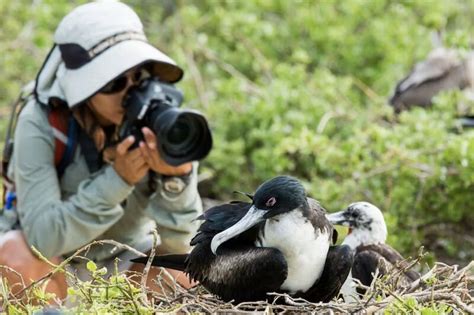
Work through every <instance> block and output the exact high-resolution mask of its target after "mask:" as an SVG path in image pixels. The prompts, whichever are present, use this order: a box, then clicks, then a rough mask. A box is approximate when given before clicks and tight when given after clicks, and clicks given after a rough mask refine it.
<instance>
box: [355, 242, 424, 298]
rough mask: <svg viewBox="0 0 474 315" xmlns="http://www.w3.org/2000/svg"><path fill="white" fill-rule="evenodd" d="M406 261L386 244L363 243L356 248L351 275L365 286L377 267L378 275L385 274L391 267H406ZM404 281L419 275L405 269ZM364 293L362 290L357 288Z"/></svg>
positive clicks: (416, 277) (370, 281) (407, 281)
mask: <svg viewBox="0 0 474 315" xmlns="http://www.w3.org/2000/svg"><path fill="white" fill-rule="evenodd" d="M407 267H408V263H407V262H406V261H404V258H403V257H402V255H400V253H398V252H397V251H396V250H395V249H393V248H392V247H390V246H389V245H387V244H372V245H363V246H359V247H358V248H357V252H356V255H355V257H354V265H353V267H352V276H353V277H354V278H356V279H359V281H360V282H361V283H362V284H363V285H366V286H369V285H370V284H371V283H372V280H373V278H374V277H373V275H374V274H375V271H376V270H377V268H378V270H379V271H378V273H379V275H380V276H383V275H385V274H387V272H388V271H389V269H391V268H407ZM404 275H405V279H402V280H403V282H404V283H409V282H412V281H415V280H416V279H418V278H419V277H420V274H418V273H417V272H416V271H414V270H407V271H406V272H405V273H404ZM358 292H359V293H364V292H363V290H358Z"/></svg>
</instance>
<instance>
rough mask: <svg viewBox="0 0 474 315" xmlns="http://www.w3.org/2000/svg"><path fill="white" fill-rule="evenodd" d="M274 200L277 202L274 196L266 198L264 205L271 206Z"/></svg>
mask: <svg viewBox="0 0 474 315" xmlns="http://www.w3.org/2000/svg"><path fill="white" fill-rule="evenodd" d="M276 202H277V201H276V199H275V197H271V198H270V199H268V200H267V202H266V203H265V205H266V206H267V207H273V206H274V205H275V203H276Z"/></svg>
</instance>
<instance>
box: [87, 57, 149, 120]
mask: <svg viewBox="0 0 474 315" xmlns="http://www.w3.org/2000/svg"><path fill="white" fill-rule="evenodd" d="M147 76H149V73H148V72H147V71H146V70H145V69H144V68H143V67H142V66H140V67H136V68H132V69H130V70H128V71H127V72H125V73H124V74H123V75H121V76H120V77H118V78H116V79H114V80H112V81H111V82H109V83H108V84H107V85H106V86H104V87H103V88H102V89H101V90H100V91H99V92H97V93H96V94H95V95H94V96H92V97H91V98H90V99H89V101H88V106H89V107H90V109H91V110H92V111H93V112H94V114H95V116H96V118H97V119H98V121H99V124H100V125H102V126H110V125H120V124H121V123H122V119H123V115H124V113H125V110H124V108H123V107H122V102H123V98H124V97H125V95H126V94H127V92H128V89H129V88H130V87H131V86H133V85H135V84H137V83H139V82H140V81H141V80H143V79H145V78H146V77H147Z"/></svg>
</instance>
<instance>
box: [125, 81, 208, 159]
mask: <svg viewBox="0 0 474 315" xmlns="http://www.w3.org/2000/svg"><path fill="white" fill-rule="evenodd" d="M182 101H183V95H182V93H181V92H180V91H179V90H178V89H176V88H175V87H174V86H173V85H171V84H167V83H163V82H161V81H159V80H158V79H157V78H149V79H147V80H144V81H143V82H142V83H141V84H140V85H138V86H136V87H133V88H131V89H130V90H129V91H128V93H127V96H126V97H125V100H124V103H123V107H124V108H125V115H124V120H123V123H122V125H121V128H120V139H124V138H125V137H127V136H129V135H134V136H135V137H136V139H137V140H138V141H139V140H140V139H143V135H142V133H141V128H142V127H144V126H146V127H148V128H150V129H151V130H152V131H153V132H154V133H155V134H156V136H157V142H158V150H159V152H160V156H161V158H162V159H163V160H165V161H166V163H168V164H170V165H173V166H177V165H181V164H183V163H186V162H190V161H196V160H201V159H203V158H204V157H206V156H207V154H209V151H210V150H211V148H212V135H211V131H210V130H209V126H208V123H207V120H206V118H205V117H204V115H202V114H201V113H200V112H198V111H195V110H189V109H180V108H179V106H180V105H181V103H182Z"/></svg>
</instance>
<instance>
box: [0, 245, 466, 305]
mask: <svg viewBox="0 0 474 315" xmlns="http://www.w3.org/2000/svg"><path fill="white" fill-rule="evenodd" d="M105 243H107V244H112V245H114V246H116V247H120V248H123V249H127V250H130V251H133V252H135V253H136V254H137V255H144V254H143V253H140V252H137V251H136V250H134V249H133V248H131V247H129V246H127V245H123V244H120V243H117V242H114V241H96V242H93V243H91V244H89V245H87V246H84V247H83V248H81V249H79V250H78V251H77V252H76V253H75V254H74V255H72V256H71V257H69V258H68V259H66V260H65V261H63V262H62V263H61V264H60V265H54V264H52V263H51V262H49V261H48V260H46V258H44V257H42V256H41V254H40V253H38V252H36V254H37V255H38V257H40V258H41V259H43V260H45V261H46V262H48V263H49V264H50V265H51V266H52V271H51V272H50V273H48V274H47V275H45V276H44V277H43V278H41V279H39V280H37V281H35V282H32V283H31V284H29V285H25V284H24V283H23V284H21V285H22V286H23V287H22V288H21V289H20V290H15V293H12V292H13V291H12V290H9V289H8V283H6V282H5V281H2V282H1V283H0V288H1V289H2V290H1V293H2V295H1V297H0V298H1V299H2V309H3V310H4V311H5V310H6V311H7V312H8V313H10V311H11V310H15V311H19V312H28V313H29V312H31V311H32V310H35V309H43V310H44V308H45V307H49V306H48V305H50V304H51V302H53V303H54V304H57V308H58V309H60V310H63V311H66V312H71V311H72V312H88V311H93V312H97V310H98V309H100V310H104V308H105V310H106V311H108V312H111V313H136V314H157V313H158V314H161V313H180V314H188V313H229V314H245V313H255V312H259V313H264V314H283V313H317V314H333V313H337V314H343V313H363V314H374V313H382V312H383V311H384V310H388V311H391V312H396V313H399V312H404V313H415V312H420V311H421V310H424V309H429V310H431V311H434V312H440V313H441V312H444V313H452V312H454V313H467V314H474V305H473V303H474V301H473V297H472V294H473V291H474V261H471V263H470V264H468V265H467V266H466V267H464V268H459V267H458V266H457V265H453V266H450V265H447V264H444V263H441V262H438V263H435V265H434V266H433V267H432V268H431V269H430V270H428V271H427V272H426V273H425V274H424V275H423V276H422V277H421V278H420V279H419V280H417V281H415V282H413V283H410V284H408V285H401V283H403V281H401V278H402V275H403V273H404V272H405V271H407V270H409V269H411V268H413V267H414V266H416V265H419V263H420V260H421V259H422V257H423V254H422V253H421V252H420V254H419V256H418V257H417V258H416V259H413V260H407V261H403V262H402V263H400V264H399V266H404V267H403V268H400V269H399V268H393V269H391V270H389V272H388V273H387V274H385V275H384V276H382V277H376V278H375V280H374V281H373V282H372V284H371V285H370V286H369V287H365V286H363V285H362V284H360V283H359V284H358V286H360V287H363V288H365V289H366V293H365V295H364V296H362V297H360V298H359V299H358V300H357V302H351V303H347V302H344V300H343V299H342V298H338V299H334V300H332V301H331V302H329V303H311V302H308V301H306V300H303V299H300V298H292V297H291V296H289V295H287V294H279V293H269V299H268V300H269V301H271V302H268V301H259V302H244V303H239V304H233V303H231V302H223V301H222V300H220V299H218V298H217V297H216V296H214V295H212V294H210V293H209V292H208V291H207V290H206V289H205V288H203V287H202V286H199V285H198V286H196V287H194V288H192V289H189V290H185V289H183V288H182V287H181V286H179V285H178V284H177V283H176V282H174V280H173V278H172V277H171V275H169V273H167V272H166V270H165V269H163V270H162V272H161V274H160V276H159V277H158V278H157V279H154V280H153V281H156V284H157V285H158V286H159V287H161V292H162V293H157V292H156V291H151V290H150V289H149V288H147V286H146V283H147V278H148V273H149V270H150V260H149V261H148V263H147V265H146V266H145V269H144V271H143V273H135V277H133V278H131V277H129V275H128V274H125V273H124V272H120V273H119V272H116V273H115V274H114V275H113V276H112V278H113V279H112V278H108V279H104V278H103V277H102V276H103V275H104V274H105V273H104V271H103V270H95V269H94V268H93V266H92V267H91V268H90V271H91V275H92V280H91V281H86V282H85V281H81V280H80V279H78V278H77V277H76V276H75V275H74V274H71V273H70V272H68V271H67V268H65V267H66V265H67V264H68V263H69V262H70V261H71V259H73V258H76V259H77V258H81V257H82V258H84V257H83V256H81V255H83V254H84V252H87V251H88V250H89V249H90V247H91V246H93V245H103V244H105ZM153 255H154V252H152V253H151V257H153ZM84 259H85V258H84ZM0 267H1V268H3V269H8V270H9V271H10V272H14V271H13V270H11V269H9V268H7V267H5V266H0ZM56 272H64V273H65V274H66V276H67V277H68V281H69V283H71V284H72V286H71V288H73V289H72V291H68V293H69V294H70V295H71V294H72V295H75V297H76V302H75V306H74V307H73V308H68V306H66V305H65V301H61V300H57V299H56V298H55V297H54V296H49V295H47V294H44V293H38V292H41V290H38V289H41V288H44V287H45V284H46V283H47V281H48V279H49V278H50V277H51V276H52V275H53V274H55V273H56ZM376 276H377V275H376ZM137 279H138V280H137ZM119 280H120V281H119ZM109 291H110V292H112V291H114V292H116V294H115V295H113V296H112V295H109V294H104V292H109ZM43 292H44V291H43ZM71 292H72V293H71ZM98 305H99V306H98ZM42 307H43V308H42Z"/></svg>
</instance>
